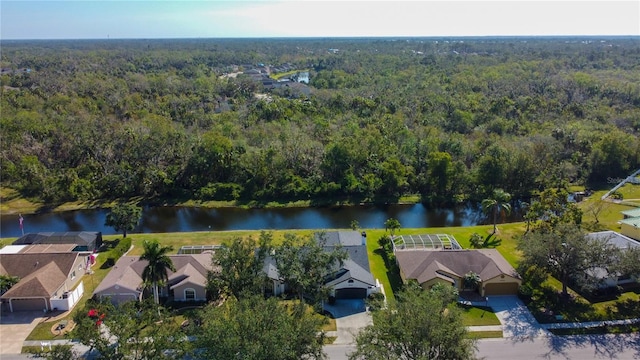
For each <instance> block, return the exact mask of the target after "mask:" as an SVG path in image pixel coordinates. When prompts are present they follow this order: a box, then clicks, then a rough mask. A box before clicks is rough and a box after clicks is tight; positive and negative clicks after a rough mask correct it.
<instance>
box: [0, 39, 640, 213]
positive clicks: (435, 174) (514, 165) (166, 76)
mask: <svg viewBox="0 0 640 360" xmlns="http://www.w3.org/2000/svg"><path fill="white" fill-rule="evenodd" d="M395 40H396V39H341V40H340V41H339V45H336V43H335V40H333V39H314V40H309V39H260V40H256V39H234V40H231V39H191V40H186V39H184V40H109V41H101V40H94V41H83V42H75V43H71V42H65V41H39V42H36V41H13V42H4V43H3V46H2V54H1V58H0V60H1V61H2V67H3V69H8V70H7V71H3V73H2V75H1V76H0V84H1V85H2V96H1V97H0V107H1V108H2V117H1V118H0V126H1V127H2V129H3V150H2V152H0V167H1V168H2V169H3V176H2V179H1V183H2V185H3V186H8V187H11V188H15V189H17V190H19V191H20V193H21V194H22V195H23V196H26V197H30V198H35V199H38V200H42V201H45V202H47V203H59V202H63V201H75V200H81V201H89V200H112V199H118V198H132V197H141V199H142V200H143V201H163V200H166V199H176V198H181V199H193V200H200V201H207V200H222V201H243V202H245V201H251V200H254V201H260V202H262V201H269V200H274V199H277V200H281V201H283V200H313V201H315V202H323V201H331V200H333V201H336V200H338V201H351V202H357V203H360V202H363V201H377V202H382V203H386V202H395V201H397V200H398V198H399V196H402V195H407V194H419V195H420V196H421V198H422V200H423V201H425V202H429V203H434V204H436V205H439V204H452V203H457V202H460V201H466V200H472V201H474V202H480V201H481V200H482V199H484V198H486V196H487V194H488V193H489V191H490V190H491V189H497V188H500V189H504V191H506V192H508V193H510V194H512V195H513V197H514V198H515V199H523V198H524V199H527V198H528V197H530V196H532V195H535V193H536V192H537V191H539V190H541V189H546V188H549V187H553V186H555V183H556V182H557V179H568V180H569V181H571V182H578V183H602V182H605V181H607V180H608V178H620V177H624V176H626V175H628V174H629V173H630V172H631V171H633V170H634V169H637V168H638V167H639V166H640V140H639V138H640V136H639V131H640V120H639V119H640V116H639V112H640V106H638V105H639V104H640V85H639V84H640V75H639V74H640V72H638V63H640V45H639V44H638V42H637V41H635V40H634V39H626V38H598V39H588V40H585V39H578V38H576V39H551V38H543V39H532V38H527V39H526V41H522V39H517V38H516V39H500V38H492V39H489V38H483V39H481V40H479V39H473V38H470V39H464V40H463V39H457V40H451V39H433V38H429V39H427V38H425V39H403V41H395ZM583 40H584V41H583ZM591 40H593V41H591ZM335 46H339V47H340V51H339V52H338V53H329V52H327V48H333V47H335ZM260 64H263V65H264V66H261V65H260ZM285 64H286V65H287V66H288V67H289V68H291V69H298V70H303V69H304V70H308V71H309V74H310V79H311V80H310V83H309V84H308V85H305V84H295V83H293V82H292V83H289V86H280V85H278V84H276V85H273V86H270V85H267V86H265V85H264V84H265V83H270V82H269V81H268V80H265V81H262V80H256V79H254V75H256V74H253V75H252V74H248V73H247V72H250V70H257V71H265V72H271V75H272V76H273V77H277V75H278V70H277V69H278V68H280V67H281V66H283V65H285ZM24 69H29V70H30V71H25V70H24ZM241 72H243V73H241ZM238 73H240V74H238ZM231 74H233V76H232V75H231Z"/></svg>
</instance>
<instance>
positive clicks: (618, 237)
mask: <svg viewBox="0 0 640 360" xmlns="http://www.w3.org/2000/svg"><path fill="white" fill-rule="evenodd" d="M586 237H587V238H588V239H592V240H599V241H602V242H605V243H607V244H610V245H613V246H615V247H617V248H619V249H622V250H626V249H630V248H640V242H638V241H636V240H634V239H632V238H630V237H628V236H625V235H623V234H620V233H617V232H615V231H610V230H609V231H598V232H593V233H589V234H587V235H586ZM586 276H591V277H593V278H595V279H597V280H598V281H599V283H600V286H599V287H600V288H607V287H613V286H618V285H624V284H630V283H634V282H635V281H636V280H635V279H633V278H631V276H628V274H610V273H609V272H608V271H607V270H606V269H603V268H595V269H590V270H588V271H587V274H586Z"/></svg>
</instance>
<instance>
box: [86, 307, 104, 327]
mask: <svg viewBox="0 0 640 360" xmlns="http://www.w3.org/2000/svg"><path fill="white" fill-rule="evenodd" d="M87 316H88V317H90V318H92V319H96V326H100V324H102V320H104V318H105V316H107V314H105V313H102V314H100V313H98V310H96V309H91V310H89V312H88V313H87Z"/></svg>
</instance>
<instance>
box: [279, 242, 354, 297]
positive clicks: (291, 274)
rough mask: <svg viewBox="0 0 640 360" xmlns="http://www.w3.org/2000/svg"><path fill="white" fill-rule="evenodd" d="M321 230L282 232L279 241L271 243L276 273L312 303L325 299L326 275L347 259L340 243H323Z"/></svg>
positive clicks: (326, 292) (326, 294)
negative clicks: (301, 233)
mask: <svg viewBox="0 0 640 360" xmlns="http://www.w3.org/2000/svg"><path fill="white" fill-rule="evenodd" d="M325 245H326V238H325V235H324V234H323V233H319V234H318V235H317V237H316V236H313V235H311V236H309V237H307V238H299V237H298V236H296V235H295V234H291V233H288V234H285V238H284V241H283V242H282V244H281V245H279V246H276V247H274V252H273V258H274V259H275V261H276V267H277V268H278V274H279V275H280V277H281V278H282V279H283V281H284V282H286V283H287V284H289V286H290V287H291V288H292V289H293V291H295V293H296V294H297V295H298V298H299V299H300V300H303V299H304V297H305V296H307V297H308V298H310V299H311V300H312V301H313V302H315V303H320V302H321V300H324V299H326V297H327V296H328V290H329V289H327V288H326V287H325V286H324V283H325V282H326V278H327V277H328V276H330V275H332V274H333V273H335V272H337V271H338V270H339V267H340V266H341V265H342V262H343V261H344V260H346V259H347V256H348V255H347V252H346V251H345V250H344V249H342V246H340V245H336V246H333V245H332V246H325Z"/></svg>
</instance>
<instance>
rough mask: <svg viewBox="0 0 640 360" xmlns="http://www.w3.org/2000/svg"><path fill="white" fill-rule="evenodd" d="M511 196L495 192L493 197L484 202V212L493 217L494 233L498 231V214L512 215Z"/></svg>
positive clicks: (501, 191) (498, 191)
mask: <svg viewBox="0 0 640 360" xmlns="http://www.w3.org/2000/svg"><path fill="white" fill-rule="evenodd" d="M510 200H511V194H509V193H508V192H506V191H504V190H502V189H495V190H493V196H491V197H490V198H487V199H484V200H482V203H481V205H482V210H483V211H484V213H485V214H487V215H493V233H494V234H495V233H496V232H497V231H498V226H497V223H498V214H499V213H500V214H501V213H504V214H507V215H509V214H510V213H511V204H510V203H509V201H510Z"/></svg>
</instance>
